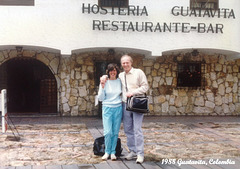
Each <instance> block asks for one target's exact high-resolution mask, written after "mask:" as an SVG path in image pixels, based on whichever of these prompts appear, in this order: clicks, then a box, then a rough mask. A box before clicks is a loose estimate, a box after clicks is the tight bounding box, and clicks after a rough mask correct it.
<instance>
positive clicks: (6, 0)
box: [0, 0, 34, 6]
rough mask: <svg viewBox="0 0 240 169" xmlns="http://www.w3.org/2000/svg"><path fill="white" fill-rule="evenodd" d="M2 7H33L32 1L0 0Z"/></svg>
mask: <svg viewBox="0 0 240 169" xmlns="http://www.w3.org/2000/svg"><path fill="white" fill-rule="evenodd" d="M0 5H3V6H34V0H0Z"/></svg>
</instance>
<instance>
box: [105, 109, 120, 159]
mask: <svg viewBox="0 0 240 169" xmlns="http://www.w3.org/2000/svg"><path fill="white" fill-rule="evenodd" d="M102 117H103V130H104V137H105V153H107V154H116V146H117V139H118V133H119V129H120V126H121V121H122V106H119V107H106V106H103V107H102Z"/></svg>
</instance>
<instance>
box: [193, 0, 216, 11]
mask: <svg viewBox="0 0 240 169" xmlns="http://www.w3.org/2000/svg"><path fill="white" fill-rule="evenodd" d="M194 3H198V4H202V5H201V6H200V7H193V6H194ZM204 3H205V4H206V3H212V4H214V7H210V8H206V7H203V6H204ZM218 8H219V0H190V9H213V10H217V9H218Z"/></svg>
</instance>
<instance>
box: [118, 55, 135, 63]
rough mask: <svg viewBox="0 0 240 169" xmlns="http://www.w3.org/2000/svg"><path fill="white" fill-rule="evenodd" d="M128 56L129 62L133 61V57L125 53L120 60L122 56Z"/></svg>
mask: <svg viewBox="0 0 240 169" xmlns="http://www.w3.org/2000/svg"><path fill="white" fill-rule="evenodd" d="M125 57H128V58H129V59H130V62H131V63H133V59H132V57H131V56H129V55H128V54H125V55H123V56H122V57H121V62H122V58H125Z"/></svg>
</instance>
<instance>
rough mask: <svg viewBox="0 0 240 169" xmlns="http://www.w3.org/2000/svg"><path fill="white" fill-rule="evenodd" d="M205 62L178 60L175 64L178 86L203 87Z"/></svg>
mask: <svg viewBox="0 0 240 169" xmlns="http://www.w3.org/2000/svg"><path fill="white" fill-rule="evenodd" d="M204 72H205V64H204V63H202V62H179V63H178V65H177V75H178V76H177V87H178V88H184V87H188V88H193V89H195V88H202V89H204V87H205V75H204V74H205V73H204Z"/></svg>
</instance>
